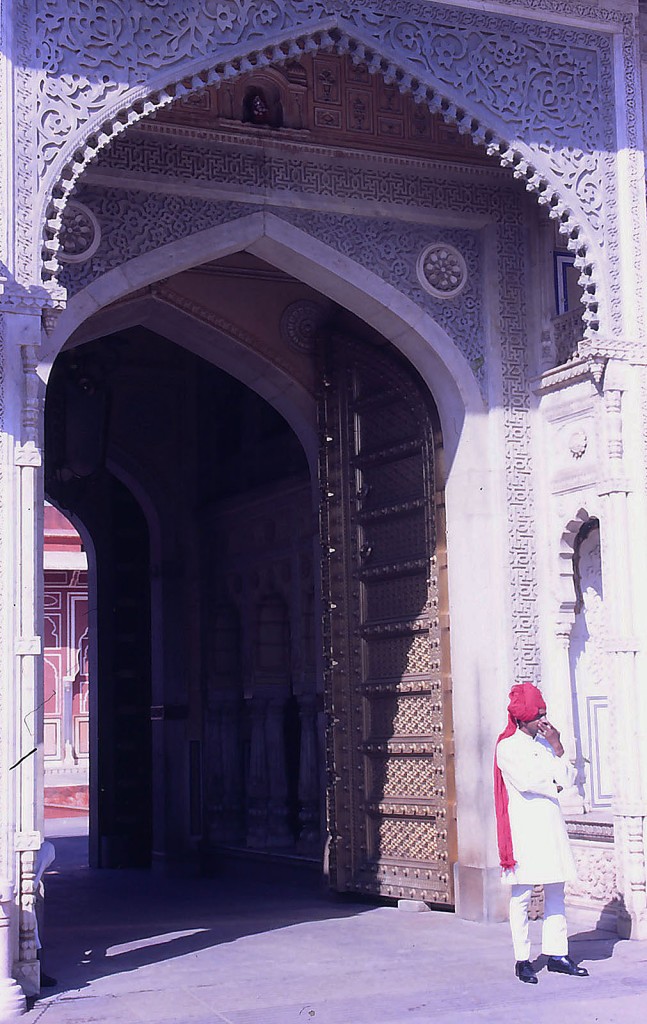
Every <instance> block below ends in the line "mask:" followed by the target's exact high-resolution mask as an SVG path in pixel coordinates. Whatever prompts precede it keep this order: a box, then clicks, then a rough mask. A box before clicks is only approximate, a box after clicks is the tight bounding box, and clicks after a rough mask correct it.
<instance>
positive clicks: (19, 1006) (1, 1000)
mask: <svg viewBox="0 0 647 1024" xmlns="http://www.w3.org/2000/svg"><path fill="white" fill-rule="evenodd" d="M26 1010H27V1003H26V1000H25V994H24V992H23V990H22V989H21V987H20V985H19V984H18V982H17V981H14V980H13V978H2V979H0V1020H13V1019H14V1018H15V1017H20V1016H21V1015H22V1014H23V1013H25V1012H26Z"/></svg>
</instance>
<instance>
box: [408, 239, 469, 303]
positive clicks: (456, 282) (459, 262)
mask: <svg viewBox="0 0 647 1024" xmlns="http://www.w3.org/2000/svg"><path fill="white" fill-rule="evenodd" d="M416 272H417V274H418V280H419V281H420V284H421V285H422V287H423V288H424V289H425V290H426V291H428V292H429V293H430V294H431V295H433V296H435V298H437V299H453V298H455V296H456V295H458V294H459V293H460V292H462V290H463V288H464V287H465V285H466V284H467V265H466V263H465V260H464V259H463V257H462V256H461V254H460V252H459V251H458V249H455V248H454V246H452V245H445V244H443V243H442V242H433V243H432V244H431V245H428V246H427V247H426V249H423V251H422V252H421V253H420V256H419V258H418V264H417V267H416Z"/></svg>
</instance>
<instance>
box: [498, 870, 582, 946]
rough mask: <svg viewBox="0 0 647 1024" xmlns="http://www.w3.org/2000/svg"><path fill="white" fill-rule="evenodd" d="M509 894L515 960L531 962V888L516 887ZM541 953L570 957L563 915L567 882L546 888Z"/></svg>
mask: <svg viewBox="0 0 647 1024" xmlns="http://www.w3.org/2000/svg"><path fill="white" fill-rule="evenodd" d="M511 890H512V891H511V893H510V929H511V931H512V945H513V947H514V958H515V960H530V939H529V937H528V908H529V907H530V897H531V896H532V890H533V886H532V885H513V886H511ZM541 951H542V953H544V954H545V955H546V956H566V955H567V954H568V933H567V931H566V916H565V913H564V883H563V882H549V883H547V884H546V885H544V925H543V928H542V932H541Z"/></svg>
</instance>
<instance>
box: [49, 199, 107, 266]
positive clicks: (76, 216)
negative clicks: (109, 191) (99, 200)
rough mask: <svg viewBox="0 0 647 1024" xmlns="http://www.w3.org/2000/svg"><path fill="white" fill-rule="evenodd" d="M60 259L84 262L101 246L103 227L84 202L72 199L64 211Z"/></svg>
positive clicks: (67, 261)
mask: <svg viewBox="0 0 647 1024" xmlns="http://www.w3.org/2000/svg"><path fill="white" fill-rule="evenodd" d="M59 238H60V245H61V248H60V251H59V259H60V260H61V262H62V263H84V262H85V261H86V260H89V259H90V258H91V257H92V256H93V255H94V254H95V252H96V251H97V249H98V248H99V245H100V242H101V228H100V227H99V222H98V220H97V218H96V217H95V216H94V214H93V213H92V210H89V209H88V207H87V206H84V205H83V203H79V202H77V200H76V199H71V200H70V201H69V203H68V204H67V206H66V207H65V212H64V213H63V223H62V226H61V232H60V236H59Z"/></svg>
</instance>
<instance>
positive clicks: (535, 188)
mask: <svg viewBox="0 0 647 1024" xmlns="http://www.w3.org/2000/svg"><path fill="white" fill-rule="evenodd" d="M317 51H332V52H336V53H337V54H340V55H345V54H347V55H349V56H350V59H351V60H352V61H353V63H355V64H364V65H366V67H367V68H368V71H369V73H370V74H380V75H382V77H383V78H384V81H385V82H386V83H387V84H394V85H396V86H397V87H398V89H399V90H400V92H402V93H410V94H411V95H412V96H413V98H414V100H415V102H416V103H425V104H426V105H427V106H428V108H429V110H430V111H431V112H432V113H433V114H439V115H440V116H441V117H442V118H443V119H444V120H445V121H446V122H447V123H449V124H452V125H454V126H455V127H456V128H457V130H458V131H459V132H460V133H461V134H464V135H470V136H471V138H472V140H473V142H474V143H475V144H477V145H480V146H483V147H484V148H485V150H486V152H487V153H488V154H489V155H490V156H492V157H493V158H495V159H497V160H498V161H499V163H500V164H501V165H502V166H503V167H508V168H510V169H511V171H512V173H513V175H514V177H515V178H517V179H519V180H520V181H521V182H523V184H524V185H525V187H526V189H527V190H528V192H530V193H532V194H533V195H535V196H536V198H537V202H538V203H539V204H540V205H542V206H544V207H546V208H547V210H548V213H549V216H550V217H552V218H553V219H555V220H557V221H558V222H559V226H560V231H561V232H562V233H563V234H565V235H566V238H567V245H568V248H569V250H570V251H572V252H574V253H575V265H576V266H577V267H578V269H579V271H580V279H579V283H580V284H581V285H582V289H583V297H582V302H583V305H584V311H583V314H582V319H583V321H584V326H585V336H586V337H588V338H592V337H595V335H596V332H597V331H598V329H599V325H600V321H599V308H598V307H599V302H598V294H599V291H600V288H599V284H600V282H598V280H597V268H596V263H595V260H594V259H593V257H592V253H593V247H592V245H591V243H590V240H589V239H588V237H587V231H586V226H585V224H582V223H580V222H579V220H578V217H577V215H576V214H575V213H574V212H573V210H572V209H571V208H570V206H569V205H568V204H567V203H566V201H565V200H564V198H563V197H562V195H561V194H560V192H559V190H558V189H557V188H556V187H555V186H554V185H553V183H552V182H551V180H550V176H549V175H546V174H543V173H541V172H540V171H539V170H537V168H536V167H535V166H534V164H533V150H532V147H531V146H528V145H527V144H525V143H522V142H520V141H518V140H517V141H515V142H512V143H511V142H509V141H507V140H506V139H504V138H503V137H502V136H501V135H499V134H497V133H496V132H495V131H494V130H493V129H492V128H490V127H489V126H487V125H486V124H484V123H483V120H482V119H481V118H480V117H477V116H475V115H474V114H472V113H470V112H469V110H468V109H467V106H465V107H462V106H461V105H460V104H458V103H456V102H454V101H453V100H451V99H450V98H448V97H447V96H445V95H444V94H443V92H442V90H440V89H438V88H437V87H436V86H435V85H434V84H430V83H428V82H426V81H424V80H423V77H422V76H420V77H416V76H415V75H413V74H412V73H411V72H410V71H408V70H407V69H405V68H404V67H402V66H401V64H400V63H399V62H398V61H397V60H396V59H395V58H394V57H393V56H392V55H390V54H389V53H388V52H379V51H378V49H376V48H375V47H369V46H367V45H365V44H364V43H363V42H361V41H360V40H358V39H356V38H354V37H353V36H352V35H351V34H350V33H347V32H346V31H345V30H344V29H343V28H338V27H329V28H326V29H322V28H321V27H319V28H316V29H314V30H312V31H310V32H308V33H304V34H303V35H299V36H297V37H296V38H288V39H286V40H284V41H282V42H279V43H274V44H272V45H268V46H266V47H264V48H261V49H258V48H253V49H250V50H248V51H247V52H245V53H242V54H240V55H238V56H235V57H231V58H230V59H227V60H220V61H218V62H217V63H216V64H215V65H214V66H213V67H211V68H206V69H204V70H202V71H200V72H198V73H195V74H192V75H191V76H190V77H184V78H182V79H178V80H175V81H173V82H170V83H169V84H168V85H167V86H165V87H164V88H162V89H158V90H155V91H153V92H150V93H149V94H148V95H146V96H144V97H140V98H138V99H135V100H134V101H133V102H132V104H131V105H130V106H124V107H122V108H121V109H119V110H117V111H116V112H115V113H114V114H113V115H112V116H111V117H109V118H107V119H106V120H105V121H104V122H103V123H102V124H101V128H100V130H98V131H97V130H94V131H90V133H89V134H88V136H87V138H86V140H85V142H84V144H83V145H82V146H80V147H79V148H78V149H77V150H76V151H75V152H74V153H73V154H72V156H71V158H70V159H69V160H68V161H67V163H66V164H65V166H64V167H63V169H62V171H61V173H60V174H59V177H58V180H57V182H56V184H55V185H54V187H53V189H52V190H51V196H50V198H49V199H48V200H46V202H47V208H46V214H45V227H44V244H43V261H42V277H43V280H44V281H45V282H47V281H53V280H55V279H56V276H57V274H58V270H59V261H58V250H59V248H60V230H61V226H62V216H63V211H64V210H65V207H66V205H67V202H68V199H69V197H70V193H71V192H72V189H73V188H74V187H75V185H76V184H77V182H78V180H79V178H80V176H81V175H82V174H83V172H84V170H85V169H86V168H87V167H88V166H89V165H90V164H91V163H92V162H93V160H94V159H95V157H96V156H97V154H98V153H99V152H100V151H101V150H102V149H103V148H105V147H106V146H107V145H109V143H110V142H111V140H112V139H113V138H114V137H115V136H116V135H118V134H119V133H120V132H122V131H125V130H126V128H128V127H129V126H130V125H133V124H135V123H136V122H137V121H139V120H141V119H142V118H145V117H147V116H148V115H149V114H152V113H154V112H155V111H156V110H159V109H160V108H161V107H164V106H166V105H167V104H169V103H172V102H173V101H174V100H176V99H179V98H181V97H183V96H187V95H189V94H190V93H194V92H197V91H199V90H201V89H204V88H206V87H207V86H215V87H218V86H219V85H220V84H221V83H222V82H226V81H229V80H231V79H232V78H236V77H237V76H239V75H245V74H249V73H251V72H254V71H256V70H260V69H263V68H266V67H269V66H271V65H274V66H276V65H278V64H283V63H285V62H286V61H290V60H298V59H299V58H300V57H301V56H302V55H303V54H305V53H311V52H317Z"/></svg>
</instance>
